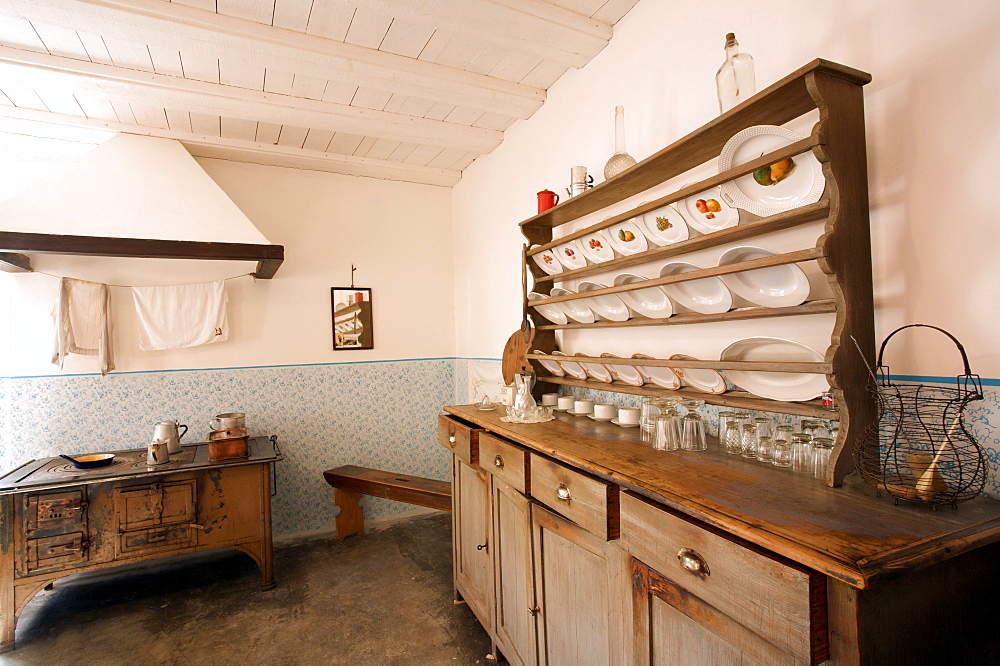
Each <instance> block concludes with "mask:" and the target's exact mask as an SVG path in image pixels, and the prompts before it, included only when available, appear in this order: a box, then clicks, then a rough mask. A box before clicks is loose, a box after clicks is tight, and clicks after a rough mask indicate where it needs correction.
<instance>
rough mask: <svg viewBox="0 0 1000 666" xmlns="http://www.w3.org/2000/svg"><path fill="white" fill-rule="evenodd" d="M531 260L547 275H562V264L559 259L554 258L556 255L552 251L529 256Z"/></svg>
mask: <svg viewBox="0 0 1000 666" xmlns="http://www.w3.org/2000/svg"><path fill="white" fill-rule="evenodd" d="M531 258H532V259H534V260H535V263H536V264H538V267H539V268H541V269H542V270H543V271H545V272H546V273H548V274H549V275H555V274H556V273H562V269H563V267H562V264H561V263H560V262H559V259H557V258H556V253H555V252H553V251H552V250H546V251H545V252H539V253H538V254H533V255H531Z"/></svg>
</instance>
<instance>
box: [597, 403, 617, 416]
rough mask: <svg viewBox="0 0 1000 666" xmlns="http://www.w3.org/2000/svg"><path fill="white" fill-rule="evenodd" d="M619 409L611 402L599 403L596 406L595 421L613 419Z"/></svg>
mask: <svg viewBox="0 0 1000 666" xmlns="http://www.w3.org/2000/svg"><path fill="white" fill-rule="evenodd" d="M617 411H618V408H617V407H615V406H614V405H612V404H611V403H609V402H599V403H597V404H596V405H594V418H595V419H613V418H615V414H616V412H617Z"/></svg>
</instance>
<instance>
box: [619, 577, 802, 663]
mask: <svg viewBox="0 0 1000 666" xmlns="http://www.w3.org/2000/svg"><path fill="white" fill-rule="evenodd" d="M632 618H633V630H632V649H633V659H632V662H633V663H634V664H664V665H673V664H684V665H685V666H701V665H703V666H730V665H732V666H750V665H752V664H767V665H768V666H770V665H771V664H801V663H807V662H803V661H801V660H799V659H797V658H795V657H794V656H793V655H791V654H789V653H787V652H785V651H783V650H781V649H779V648H777V647H775V646H774V645H773V644H771V643H769V642H768V641H766V640H764V639H763V638H761V637H760V636H758V635H757V634H756V633H754V632H753V631H751V630H749V629H747V628H746V627H744V626H743V625H742V624H740V623H739V622H736V621H735V620H733V619H732V618H730V617H729V616H727V615H726V614H724V613H722V612H720V611H719V610H718V609H716V608H715V607H713V606H712V605H711V604H709V603H707V602H705V601H703V600H701V599H699V598H698V597H696V596H694V595H693V594H691V593H690V592H689V591H688V590H686V589H684V588H683V587H681V586H680V585H678V584H677V583H675V582H674V581H672V580H670V579H668V578H666V577H665V576H663V575H661V574H659V573H658V572H656V571H654V570H653V569H650V568H649V567H648V566H647V565H645V564H643V563H642V562H640V561H639V560H636V559H634V558H633V559H632Z"/></svg>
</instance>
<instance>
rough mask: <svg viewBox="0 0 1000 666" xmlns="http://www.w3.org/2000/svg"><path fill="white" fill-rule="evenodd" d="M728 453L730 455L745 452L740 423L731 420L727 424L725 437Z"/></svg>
mask: <svg viewBox="0 0 1000 666" xmlns="http://www.w3.org/2000/svg"><path fill="white" fill-rule="evenodd" d="M723 441H724V442H725V446H726V453H728V454H730V455H737V456H738V455H742V454H743V433H742V432H740V424H739V423H737V422H736V421H730V422H729V423H727V424H726V432H725V438H724V440H723Z"/></svg>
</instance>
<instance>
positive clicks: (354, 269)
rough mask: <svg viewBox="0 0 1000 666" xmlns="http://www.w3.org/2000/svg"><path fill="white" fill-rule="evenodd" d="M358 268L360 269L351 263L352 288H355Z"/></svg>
mask: <svg viewBox="0 0 1000 666" xmlns="http://www.w3.org/2000/svg"><path fill="white" fill-rule="evenodd" d="M356 270H358V269H357V268H355V267H354V264H351V289H354V271H356Z"/></svg>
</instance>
